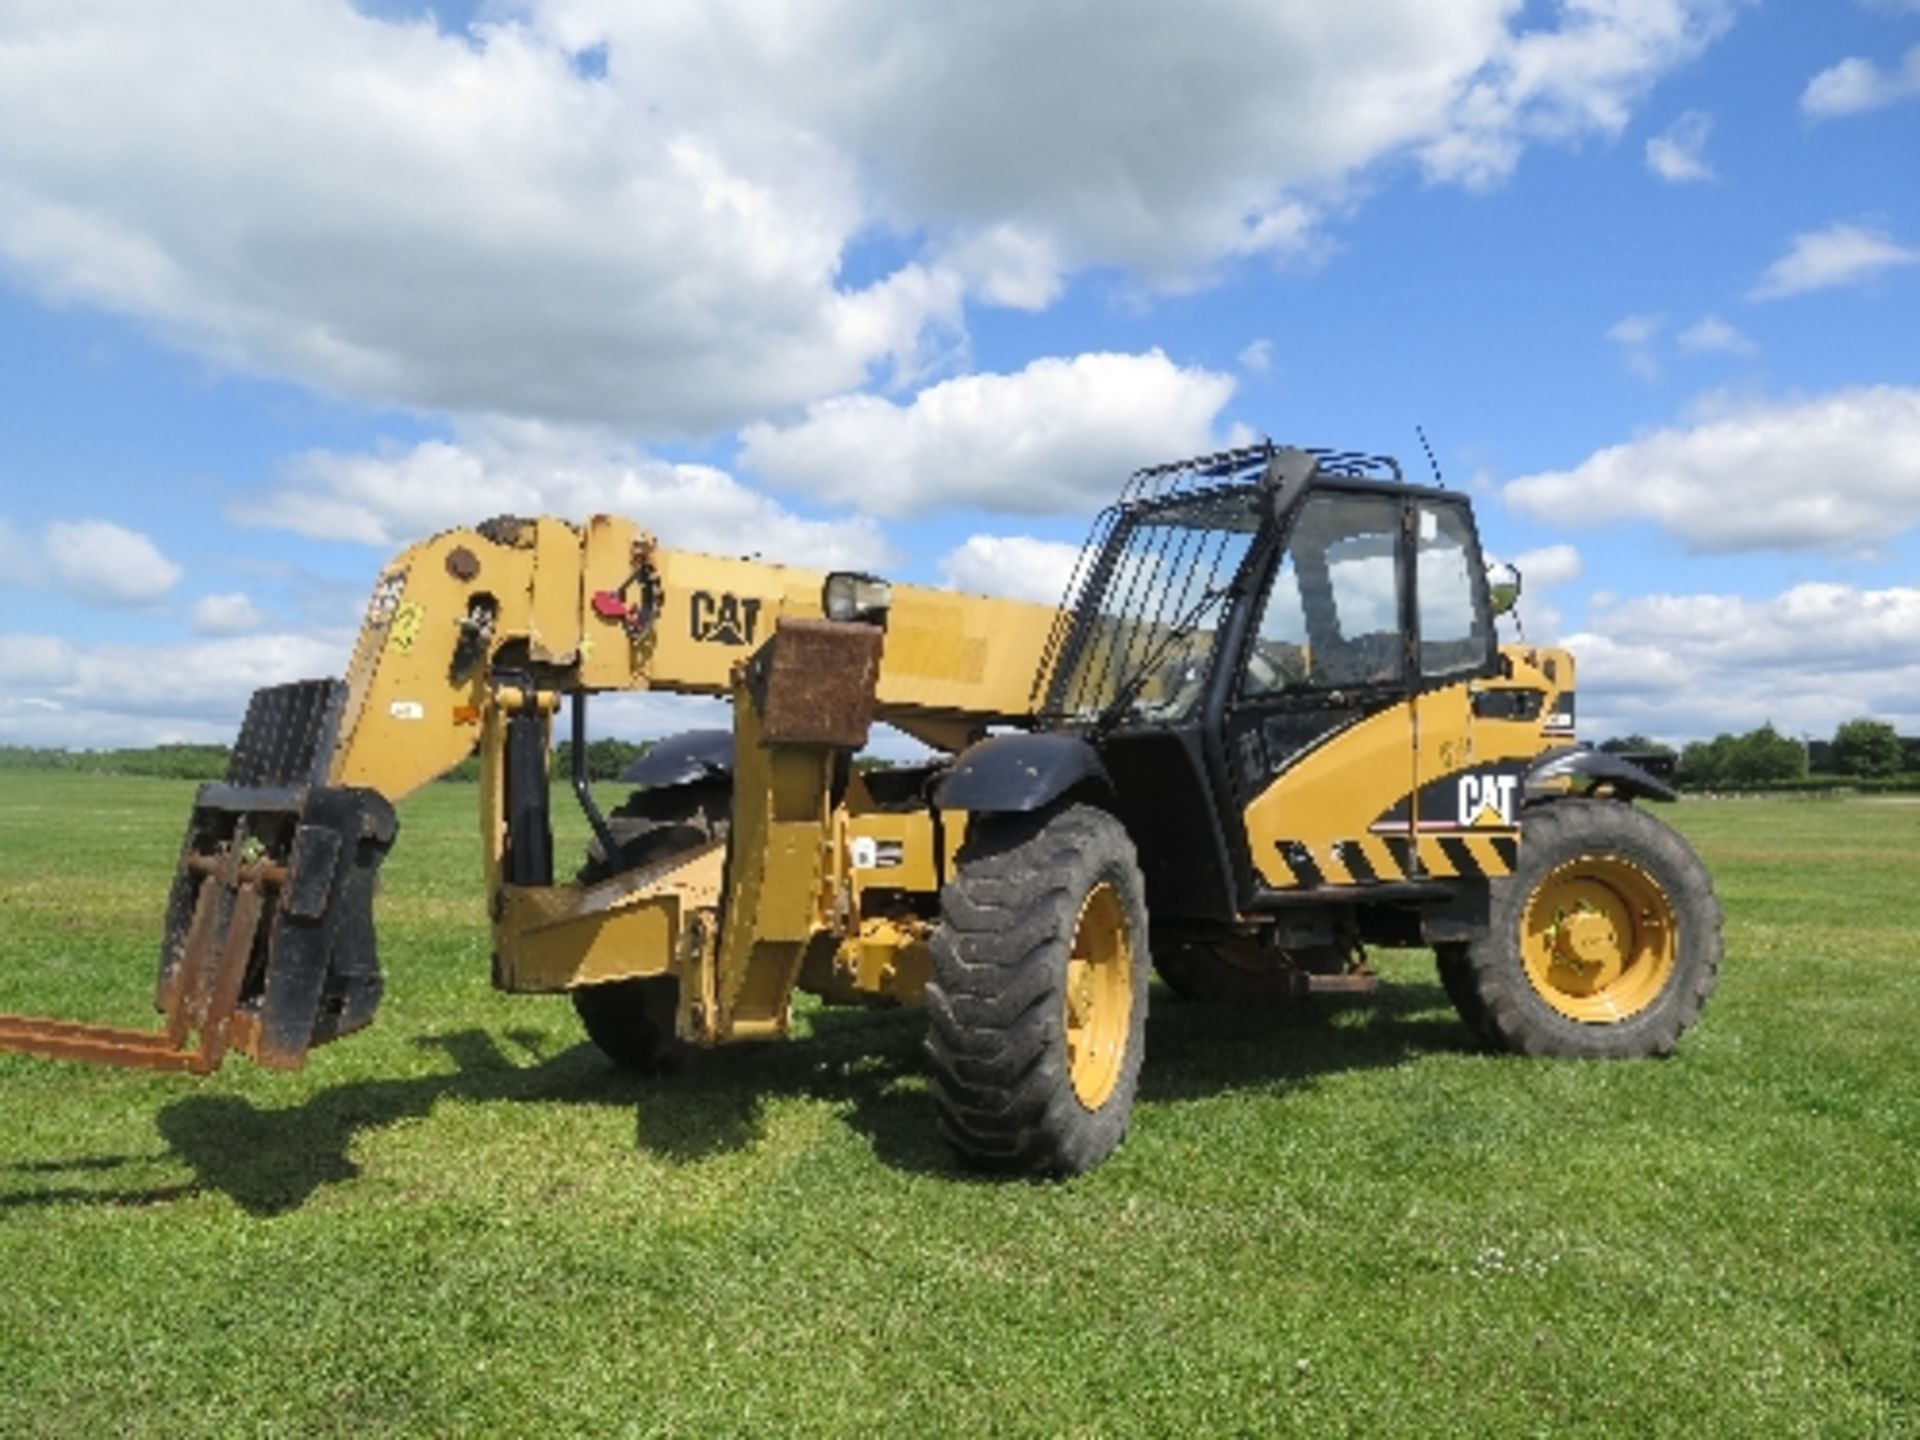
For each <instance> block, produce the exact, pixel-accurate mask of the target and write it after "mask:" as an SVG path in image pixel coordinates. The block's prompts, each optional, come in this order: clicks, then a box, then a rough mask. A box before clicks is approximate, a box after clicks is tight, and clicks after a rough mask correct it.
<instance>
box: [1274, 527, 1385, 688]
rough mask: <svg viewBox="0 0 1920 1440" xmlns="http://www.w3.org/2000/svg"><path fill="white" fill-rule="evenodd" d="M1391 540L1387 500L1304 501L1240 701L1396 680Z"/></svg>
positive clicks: (1278, 571)
mask: <svg viewBox="0 0 1920 1440" xmlns="http://www.w3.org/2000/svg"><path fill="white" fill-rule="evenodd" d="M1399 534H1400V502H1399V500H1398V499H1397V498H1396V497H1394V496H1391V495H1341V494H1338V493H1332V492H1323V493H1321V494H1318V495H1314V496H1312V497H1310V498H1309V499H1308V500H1307V502H1306V504H1305V505H1304V506H1302V507H1301V511H1300V516H1299V518H1298V519H1297V520H1296V521H1295V522H1294V527H1293V534H1292V536H1291V538H1290V540H1289V543H1288V546H1287V553H1286V555H1285V556H1284V557H1283V558H1282V560H1281V562H1280V564H1279V566H1278V568H1277V570H1276V572H1275V574H1274V577H1273V584H1272V586H1271V588H1270V589H1269V590H1268V592H1267V599H1266V604H1265V606H1264V608H1263V609H1262V612H1261V616H1260V623H1259V625H1258V626H1257V628H1256V630H1255V634H1254V642H1253V646H1252V648H1251V649H1250V650H1249V652H1248V655H1247V661H1246V666H1245V669H1244V670H1243V672H1242V675H1241V687H1240V688H1241V693H1242V694H1243V695H1249V696H1258V695H1275V694H1284V693H1286V692H1289V691H1295V690H1308V689H1343V688H1348V687H1358V686H1370V685H1381V684H1390V683H1393V682H1397V681H1399V680H1401V679H1403V678H1404V656H1405V646H1404V644H1403V643H1402V640H1401V623H1400V616H1401V614H1402V611H1401V594H1400V568H1399V565H1398V563H1397V558H1396V555H1397V548H1398V544H1399Z"/></svg>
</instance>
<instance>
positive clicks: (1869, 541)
mask: <svg viewBox="0 0 1920 1440" xmlns="http://www.w3.org/2000/svg"><path fill="white" fill-rule="evenodd" d="M1843 482H1844V483H1843ZM1503 493H1504V496H1505V498H1506V501H1507V503H1508V504H1510V505H1512V506H1513V507H1514V508H1515V509H1517V510H1519V511H1521V512H1523V513H1525V514H1527V515H1529V516H1532V517H1534V518H1536V519H1539V520H1541V521H1545V522H1549V523H1556V524H1566V523H1571V522H1570V517H1575V518H1577V521H1578V523H1587V524H1591V523H1599V522H1604V521H1608V520H1617V519H1626V518H1638V519H1646V520H1651V521H1653V522H1655V523H1657V524H1659V525H1661V526H1662V527H1664V528H1665V529H1667V530H1669V531H1670V532H1672V533H1673V534H1675V535H1677V536H1678V537H1680V538H1681V539H1682V540H1684V541H1685V542H1686V543H1687V544H1688V545H1689V546H1690V547H1692V548H1693V549H1695V550H1699V551H1720V552H1726V551H1738V550H1769V549H1773V550H1819V549H1824V550H1833V551H1848V550H1862V549H1870V548H1872V547H1874V546H1876V545H1880V544H1883V543H1884V542H1885V541H1887V540H1888V539H1889V538H1891V537H1892V536H1895V535H1897V534H1899V533H1900V532H1902V531H1904V530H1906V529H1907V528H1908V527H1910V526H1912V525H1913V524H1915V523H1916V522H1917V521H1920V390H1914V389H1907V388H1902V387H1899V386H1892V385H1880V386H1872V387H1866V388H1861V389H1852V390H1841V391H1836V392H1834V393H1832V394H1828V395H1823V396H1819V397H1816V398H1811V399H1804V400H1792V401H1782V402H1776V403H1764V402H1743V403H1731V404H1724V405H1715V406H1710V407H1708V408H1707V410H1706V411H1705V412H1704V413H1703V414H1702V415H1701V417H1700V418H1699V419H1698V420H1697V422H1696V423H1694V424H1692V425H1689V426H1686V427H1674V428H1669V429H1664V430H1658V431H1655V432H1653V433H1652V434H1649V435H1646V436H1643V437H1641V438H1639V439H1636V440H1632V441H1628V442H1626V443H1624V444H1620V445H1613V446H1609V447H1608V448H1607V449H1604V450H1601V451H1598V452H1596V453H1595V454H1593V455H1591V456H1589V457H1588V458H1587V459H1586V460H1584V461H1582V462H1581V463H1580V464H1578V465H1576V466H1574V467H1573V468H1572V469H1570V470H1561V471H1552V472H1547V473H1542V474H1538V475H1529V476H1525V477H1523V478H1520V479H1517V480H1513V481H1511V482H1509V483H1508V485H1507V486H1506V488H1505V490H1504V492H1503Z"/></svg>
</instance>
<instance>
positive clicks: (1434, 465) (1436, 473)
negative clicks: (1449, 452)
mask: <svg viewBox="0 0 1920 1440" xmlns="http://www.w3.org/2000/svg"><path fill="white" fill-rule="evenodd" d="M1413 433H1414V434H1416V435H1418V436H1419V437H1420V448H1421V449H1422V450H1424V451H1426V452H1427V465H1428V466H1429V467H1430V468H1431V469H1432V471H1433V483H1434V484H1436V485H1444V484H1446V483H1447V482H1446V481H1444V480H1442V479H1441V478H1440V462H1439V461H1438V460H1436V459H1434V458H1433V446H1431V445H1429V444H1428V443H1427V432H1426V430H1425V429H1423V428H1422V427H1421V426H1418V425H1416V426H1414V427H1413Z"/></svg>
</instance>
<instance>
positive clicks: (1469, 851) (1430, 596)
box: [1409, 496, 1527, 879]
mask: <svg viewBox="0 0 1920 1440" xmlns="http://www.w3.org/2000/svg"><path fill="white" fill-rule="evenodd" d="M1409 532H1410V538H1411V540H1412V543H1413V553H1414V562H1413V579H1414V636H1415V641H1416V644H1415V653H1414V655H1413V657H1412V664H1413V665H1414V667H1415V670H1416V675H1415V680H1414V687H1413V688H1414V700H1413V707H1414V716H1415V721H1416V723H1415V727H1414V731H1415V735H1416V737H1417V744H1416V747H1415V751H1414V766H1415V774H1414V781H1415V790H1414V805H1413V810H1414V814H1413V819H1414V826H1415V833H1416V835H1417V837H1418V838H1417V843H1416V856H1417V859H1418V861H1419V867H1420V871H1421V874H1422V875H1423V876H1426V877H1431V878H1434V879H1451V878H1455V877H1462V878H1467V879H1474V878H1479V877H1483V876H1492V875H1505V874H1509V873H1511V871H1512V869H1513V863H1514V860H1515V858H1516V856H1517V853H1518V834H1519V831H1518V821H1519V810H1520V785H1521V776H1522V774H1523V772H1524V771H1525V769H1526V764H1527V762H1526V761H1525V760H1515V759H1508V758H1502V757H1501V756H1499V755H1488V754H1482V753H1480V752H1479V750H1478V748H1477V747H1476V745H1475V737H1474V723H1473V721H1474V713H1473V706H1474V689H1475V687H1474V685H1473V682H1474V681H1475V680H1477V679H1480V678H1481V677H1484V676H1487V675H1491V674H1492V673H1494V671H1495V670H1496V669H1497V668H1498V665H1499V655H1498V646H1497V641H1496V637H1495V635H1494V630H1493V617H1492V611H1491V607H1490V604H1489V601H1488V598H1487V584H1486V565H1485V562H1484V561H1483V559H1482V557H1481V554H1480V544H1479V539H1478V537H1477V535H1476V534H1475V531H1474V524H1473V513H1472V511H1471V510H1470V509H1469V508H1468V506H1467V503H1466V501H1465V500H1464V499H1457V498H1454V497H1450V496H1421V497H1420V498H1418V499H1416V500H1414V501H1413V504H1412V516H1411V521H1410V525H1409Z"/></svg>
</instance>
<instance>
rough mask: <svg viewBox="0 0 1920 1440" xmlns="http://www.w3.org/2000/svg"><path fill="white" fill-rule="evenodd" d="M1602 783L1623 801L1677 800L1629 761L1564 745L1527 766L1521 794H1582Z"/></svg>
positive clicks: (1537, 796) (1548, 796)
mask: <svg viewBox="0 0 1920 1440" xmlns="http://www.w3.org/2000/svg"><path fill="white" fill-rule="evenodd" d="M1602 785H1604V786H1606V787H1607V788H1608V789H1610V790H1612V791H1613V793H1614V794H1615V795H1618V796H1620V797H1621V798H1622V799H1626V800H1635V799H1639V800H1663V801H1664V800H1678V799H1679V798H1680V794H1679V792H1678V791H1676V790H1675V789H1674V788H1673V787H1672V786H1671V785H1669V784H1667V783H1666V781H1664V780H1661V779H1659V778H1658V777H1656V776H1654V775H1652V774H1650V773H1649V772H1648V771H1646V770H1643V769H1641V768H1640V766H1638V765H1635V764H1634V763H1633V762H1632V761H1631V760H1623V759H1621V758H1620V757H1619V756H1618V755H1613V754H1609V753H1608V752H1607V751H1605V750H1578V749H1574V748H1571V747H1569V748H1567V749H1563V750H1549V751H1548V752H1547V753H1546V754H1544V755H1542V756H1541V757H1540V758H1539V759H1537V760H1535V761H1534V762H1533V764H1532V765H1531V766H1530V767H1529V768H1528V770H1527V775H1526V780H1525V783H1524V785H1523V786H1522V793H1523V794H1524V795H1525V797H1526V799H1527V800H1528V801H1537V800H1552V799H1556V798H1558V797H1559V796H1561V795H1566V794H1574V795H1584V794H1586V793H1587V792H1588V791H1590V790H1594V789H1597V788H1599V787H1600V786H1602Z"/></svg>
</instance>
